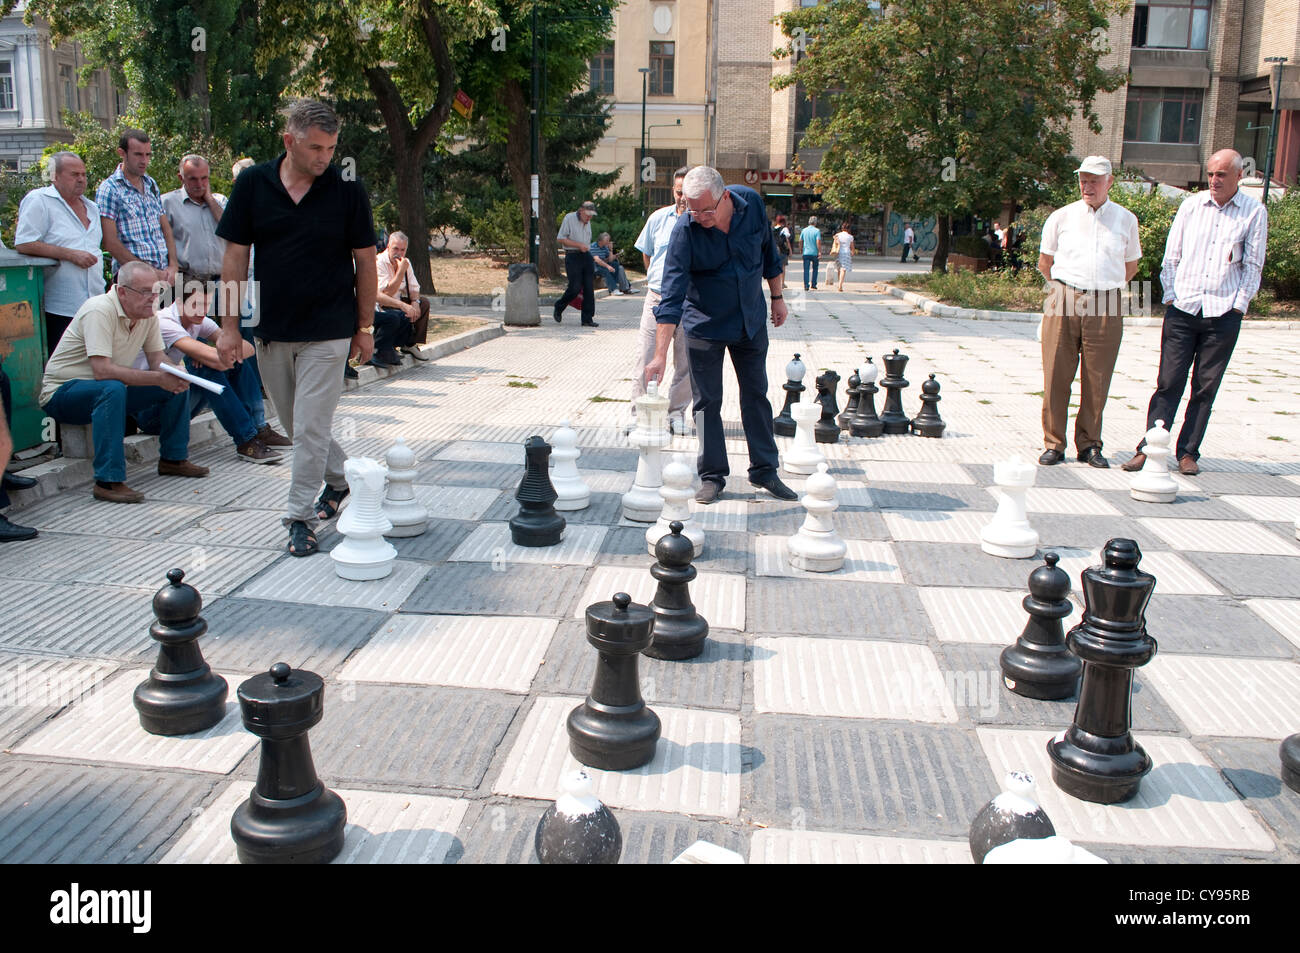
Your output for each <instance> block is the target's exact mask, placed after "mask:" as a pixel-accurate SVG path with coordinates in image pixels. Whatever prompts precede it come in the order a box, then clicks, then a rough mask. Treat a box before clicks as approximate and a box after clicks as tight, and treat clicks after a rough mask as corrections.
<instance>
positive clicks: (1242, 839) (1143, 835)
mask: <svg viewBox="0 0 1300 953" xmlns="http://www.w3.org/2000/svg"><path fill="white" fill-rule="evenodd" d="M978 733H979V739H980V744H981V745H982V746H983V748H984V753H985V754H986V755H987V756H988V760H989V764H990V765H992V768H993V773H994V774H995V775H997V776H998V777H1003V776H1005V774H1006V773H1007V772H1008V771H1013V770H1015V771H1028V772H1030V773H1031V774H1033V775H1034V777H1035V778H1037V779H1038V801H1039V804H1040V805H1041V806H1042V808H1043V810H1044V811H1045V812H1046V813H1047V816H1048V817H1050V818H1051V819H1052V824H1053V825H1054V826H1055V827H1056V833H1057V834H1059V835H1060V836H1062V837H1066V838H1069V839H1070V840H1072V841H1075V842H1088V843H1092V842H1096V843H1101V844H1136V845H1142V846H1150V847H1218V848H1223V849H1225V850H1264V851H1271V850H1273V849H1274V844H1273V839H1272V838H1271V837H1269V835H1268V833H1267V832H1266V831H1265V830H1264V829H1263V828H1262V827H1261V826H1260V825H1259V823H1258V822H1257V821H1256V820H1255V819H1254V817H1252V816H1251V814H1250V811H1249V810H1247V808H1246V806H1245V805H1244V804H1243V803H1242V802H1241V799H1240V798H1239V797H1238V796H1237V793H1236V792H1235V791H1233V790H1232V789H1231V788H1230V787H1228V785H1227V784H1225V783H1224V781H1223V779H1222V778H1221V777H1220V776H1219V771H1218V769H1217V768H1216V767H1215V766H1214V765H1213V764H1211V763H1210V762H1209V761H1208V760H1207V759H1206V758H1205V756H1204V755H1202V754H1201V753H1200V752H1199V751H1197V750H1196V748H1195V747H1194V746H1193V745H1192V743H1191V742H1189V741H1187V740H1186V739H1183V738H1169V737H1165V736H1159V735H1146V736H1140V737H1139V738H1138V739H1137V740H1138V743H1139V744H1141V745H1142V747H1143V748H1144V749H1145V750H1146V752H1147V754H1148V755H1150V756H1151V760H1152V761H1153V763H1154V765H1155V766H1154V767H1153V768H1152V769H1151V773H1150V774H1148V775H1147V776H1146V777H1145V778H1143V779H1142V785H1141V787H1139V788H1138V793H1137V796H1136V797H1134V798H1133V799H1132V800H1131V801H1128V802H1127V803H1124V804H1093V803H1091V802H1089V801H1080V800H1078V799H1077V798H1074V797H1071V796H1069V795H1067V794H1063V793H1062V792H1061V791H1060V790H1058V789H1057V787H1056V785H1055V784H1054V783H1053V782H1052V768H1051V760H1050V759H1049V758H1048V755H1047V743H1048V741H1049V740H1051V738H1052V735H1051V733H1050V732H1045V731H1011V730H1006V729H997V728H980V729H978Z"/></svg>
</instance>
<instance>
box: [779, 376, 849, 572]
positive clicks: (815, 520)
mask: <svg viewBox="0 0 1300 953" xmlns="http://www.w3.org/2000/svg"><path fill="white" fill-rule="evenodd" d="M795 406H796V407H798V406H800V405H799V404H796V405H795ZM810 406H820V405H818V404H817V403H816V402H813V403H812V404H811V405H810ZM802 502H803V506H804V509H805V510H807V511H808V515H807V516H806V517H804V521H803V526H801V527H799V532H797V533H795V534H794V535H793V536H791V537H790V538H789V539H787V540H786V544H785V546H786V551H787V552H788V553H789V555H790V565H791V566H793V567H794V568H795V569H803V570H806V571H808V572H835V571H836V570H838V569H841V568H842V567H843V566H844V557H845V556H846V555H847V554H848V551H849V548H848V546H847V545H846V544H845V542H844V540H842V539H840V534H839V533H837V532H835V526H834V525H833V524H832V523H831V514H832V513H834V512H835V510H836V508H837V507H838V506H839V505H840V504H839V502H838V501H837V500H836V499H835V478H834V477H832V476H831V475H830V474H829V473H827V472H826V464H825V463H824V462H823V463H821V464H820V465H819V466H818V467H817V472H816V473H814V474H813V475H812V476H810V477H809V478H808V480H807V482H806V483H805V484H804V495H803V500H802Z"/></svg>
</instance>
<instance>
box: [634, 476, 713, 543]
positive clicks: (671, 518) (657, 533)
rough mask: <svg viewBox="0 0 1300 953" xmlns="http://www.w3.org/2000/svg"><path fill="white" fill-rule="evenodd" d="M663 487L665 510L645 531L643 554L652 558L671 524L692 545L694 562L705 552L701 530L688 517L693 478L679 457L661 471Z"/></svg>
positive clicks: (691, 518)
mask: <svg viewBox="0 0 1300 953" xmlns="http://www.w3.org/2000/svg"><path fill="white" fill-rule="evenodd" d="M663 479H664V485H663V486H661V487H660V488H659V495H660V496H661V497H663V501H664V508H663V511H662V512H661V513H660V514H659V519H657V520H656V521H655V524H654V525H653V526H651V527H650V528H649V529H647V530H646V531H645V544H646V550H647V551H648V552H649V553H650V555H651V556H653V555H655V546H657V545H658V543H659V540H661V539H663V538H664V537H665V536H667V535H668V534H669V533H670V532H672V526H673V524H674V523H677V524H679V525H680V526H681V527H682V535H683V536H685V537H686V538H687V539H688V540H689V541H690V543H691V547H692V549H693V552H694V556H695V558H696V559H698V558H699V557H700V554H701V553H702V552H704V530H703V529H701V528H700V524H699V523H697V522H696V521H695V518H694V517H693V516H692V515H691V498H692V497H694V496H695V489H694V474H693V473H691V468H690V467H688V466H687V465H686V461H685V460H683V459H682V457H681V455H680V454H679V455H677V456H674V457H673V459H672V460H670V461H669V462H668V465H667V466H665V467H664V475H663Z"/></svg>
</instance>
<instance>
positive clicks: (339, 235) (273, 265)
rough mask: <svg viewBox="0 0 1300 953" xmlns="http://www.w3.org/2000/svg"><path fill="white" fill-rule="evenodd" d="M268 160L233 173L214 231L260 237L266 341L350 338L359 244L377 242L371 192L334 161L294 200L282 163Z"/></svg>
mask: <svg viewBox="0 0 1300 953" xmlns="http://www.w3.org/2000/svg"><path fill="white" fill-rule="evenodd" d="M284 159H285V155H284V153H280V157H279V158H278V159H273V160H272V161H270V162H263V163H261V164H260V165H255V166H253V167H252V168H249V169H245V170H244V171H243V172H241V173H240V174H239V178H237V179H236V180H235V187H234V189H233V191H232V192H231V195H230V200H229V201H228V202H227V203H226V210H225V211H224V212H223V213H222V215H221V222H220V223H219V224H218V225H217V236H218V237H220V238H224V239H226V240H227V241H231V242H235V243H236V244H238V245H255V246H256V255H255V256H254V259H253V267H254V278H255V279H256V281H257V284H258V294H259V304H260V307H259V313H260V320H259V322H258V324H257V327H255V328H254V329H253V333H254V334H256V335H257V336H258V337H259V338H261V339H262V340H264V341H330V340H334V339H337V338H350V337H352V335H353V334H355V333H356V327H357V294H356V271H355V268H354V267H353V263H352V250H353V249H354V248H366V247H367V246H368V247H370V248H374V247H375V228H374V222H373V220H372V218H371V214H370V197H369V196H368V195H366V189H365V186H364V185H362V183H361V181H360V180H359V179H354V180H352V181H344V179H343V176H342V175H341V174H340V172H339V170H338V168H337V167H336V166H332V165H331V166H330V167H329V168H327V169H326V170H325V172H324V173H323V174H322V175H320V176H318V177H317V179H316V181H315V182H313V183H312V184H311V188H309V189H308V190H307V194H306V195H304V196H303V197H302V201H301V202H298V203H297V204H294V201H293V199H291V198H290V197H289V193H288V192H287V191H285V188H284V184H283V183H282V182H281V181H280V163H281V162H283V161H284Z"/></svg>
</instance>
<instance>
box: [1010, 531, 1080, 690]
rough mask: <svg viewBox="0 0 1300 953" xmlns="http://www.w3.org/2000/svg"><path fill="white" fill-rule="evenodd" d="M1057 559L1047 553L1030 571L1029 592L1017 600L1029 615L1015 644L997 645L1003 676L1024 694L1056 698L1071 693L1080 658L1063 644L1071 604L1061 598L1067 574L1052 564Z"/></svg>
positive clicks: (1076, 682) (1065, 591) (1065, 592)
mask: <svg viewBox="0 0 1300 953" xmlns="http://www.w3.org/2000/svg"><path fill="white" fill-rule="evenodd" d="M1060 559H1061V557H1060V556H1058V555H1057V554H1056V553H1047V554H1046V555H1045V556H1044V557H1043V560H1044V565H1042V566H1039V567H1038V568H1037V569H1035V570H1034V571H1033V572H1031V573H1030V574H1029V595H1027V596H1025V599H1024V602H1022V603H1021V605H1023V606H1024V607H1025V611H1026V612H1028V613H1029V621H1028V622H1026V623H1025V631H1024V632H1022V633H1021V634H1020V638H1018V639H1016V642H1015V644H1014V645H1008V646H1007V647H1006V648H1005V649H1003V650H1002V657H1001V665H1002V681H1003V682H1005V683H1006V686H1007V688H1009V689H1011V691H1013V692H1015V693H1016V694H1017V695H1023V696H1025V697H1026V698H1042V699H1046V700H1049V701H1057V700H1060V699H1062V698H1071V697H1073V696H1074V693H1075V690H1076V689H1077V688H1078V687H1079V670H1080V669H1081V668H1082V666H1083V663H1082V662H1080V661H1079V660H1078V659H1077V658H1075V657H1074V656H1073V655H1071V654H1070V650H1069V649H1067V648H1066V647H1065V630H1064V628H1063V627H1062V625H1061V620H1062V619H1064V618H1065V617H1066V616H1068V615H1069V614H1070V610H1071V609H1073V608H1074V607H1073V606H1072V605H1071V604H1070V600H1069V599H1068V598H1066V597H1067V596H1068V595H1069V594H1070V576H1069V574H1068V573H1066V572H1065V570H1063V569H1058V568H1057V567H1056V564H1057V563H1058V562H1060Z"/></svg>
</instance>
